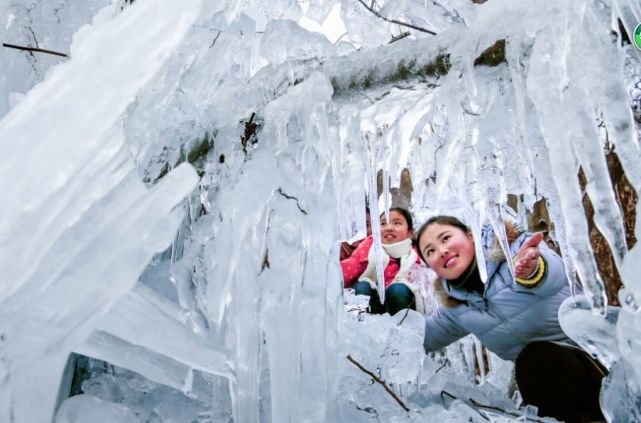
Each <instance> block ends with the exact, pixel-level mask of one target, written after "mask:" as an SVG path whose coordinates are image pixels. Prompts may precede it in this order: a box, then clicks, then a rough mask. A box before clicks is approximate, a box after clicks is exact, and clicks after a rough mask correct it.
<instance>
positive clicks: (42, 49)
mask: <svg viewBox="0 0 641 423" xmlns="http://www.w3.org/2000/svg"><path fill="white" fill-rule="evenodd" d="M2 45H3V46H4V47H7V48H15V49H16V50H24V51H35V52H38V53H47V54H53V55H54V56H60V57H69V56H67V54H65V53H60V52H59V51H53V50H46V49H44V48H37V47H25V46H17V45H15V44H8V43H2Z"/></svg>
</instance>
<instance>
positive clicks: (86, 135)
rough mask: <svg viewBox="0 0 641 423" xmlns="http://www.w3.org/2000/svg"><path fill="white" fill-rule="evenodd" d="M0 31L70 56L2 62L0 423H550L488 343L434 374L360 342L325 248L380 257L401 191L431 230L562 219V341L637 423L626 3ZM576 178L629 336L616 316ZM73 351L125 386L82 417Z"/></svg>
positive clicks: (103, 388)
mask: <svg viewBox="0 0 641 423" xmlns="http://www.w3.org/2000/svg"><path fill="white" fill-rule="evenodd" d="M54 3H55V4H54ZM337 7H340V16H341V19H342V23H341V24H342V25H344V27H345V31H346V34H345V36H344V37H341V38H340V39H337V40H335V42H334V43H332V42H330V41H328V39H327V38H325V37H324V36H322V35H321V34H319V33H314V32H309V31H308V30H306V29H304V28H303V27H301V26H300V25H299V24H298V22H300V21H301V18H302V16H303V15H306V16H307V17H308V18H311V19H314V20H315V21H317V22H323V21H324V20H325V18H326V17H327V16H328V15H329V14H330V12H332V11H336V10H337ZM0 11H1V13H0V18H1V19H2V25H0V38H2V41H3V42H13V44H21V43H22V44H24V45H27V44H29V45H32V44H35V45H36V46H37V47H42V48H47V49H52V50H58V51H63V52H68V53H69V59H61V58H52V57H49V56H43V55H39V54H36V53H26V52H19V51H16V50H9V49H6V48H3V49H2V50H0V64H1V66H2V69H3V72H2V75H0V117H1V118H2V120H0V149H2V152H3V153H4V159H3V161H2V164H1V165H0V187H1V189H0V200H1V201H0V204H2V206H0V216H2V220H1V223H0V245H2V249H1V250H0V251H2V253H1V254H0V266H1V268H2V275H3V276H2V283H1V284H0V300H1V301H2V306H1V307H0V310H1V311H0V314H1V317H2V319H0V321H1V322H2V323H0V378H1V380H2V383H1V385H0V421H2V422H5V421H6V422H36V423H38V422H50V421H51V420H52V418H53V416H54V411H55V409H56V408H58V413H57V414H56V417H55V419H56V421H57V422H58V423H72V422H83V421H96V420H95V419H94V420H91V414H94V413H95V416H103V417H102V419H103V421H114V419H120V420H121V421H127V422H129V421H140V422H143V421H157V422H165V423H168V422H185V421H197V422H199V423H204V422H218V421H221V422H222V421H225V422H226V421H229V419H230V418H233V421H235V422H239V423H247V422H258V421H273V422H289V421H291V422H299V421H314V422H319V421H329V422H333V421H336V422H338V421H394V422H411V421H426V419H427V420H436V419H438V420H442V421H461V420H462V419H464V420H468V419H470V420H472V421H481V420H483V421H485V420H495V421H510V420H513V419H514V420H515V419H522V418H523V415H524V414H527V413H534V410H528V409H525V410H524V409H520V410H519V409H518V408H517V405H518V404H517V403H515V402H514V401H513V398H512V397H511V394H512V392H511V389H512V388H511V387H510V372H511V365H510V363H505V362H502V361H500V360H499V359H498V358H496V357H494V356H493V355H491V354H490V355H489V357H488V358H487V360H489V364H490V365H489V367H488V369H489V373H487V374H486V373H485V371H486V369H485V366H480V367H481V368H475V364H474V362H475V360H474V359H473V358H474V357H476V358H477V360H476V361H477V362H481V363H482V362H484V360H486V359H485V358H484V357H483V355H482V354H481V353H480V348H479V345H478V342H477V341H475V340H474V339H473V338H469V339H466V340H464V341H462V342H460V343H457V344H455V345H452V346H451V347H449V348H448V349H447V350H446V351H445V352H444V353H443V354H442V355H436V356H425V354H424V353H423V351H422V348H421V338H422V333H421V330H422V329H421V328H422V325H421V324H420V322H421V316H420V315H418V314H416V313H414V312H410V313H407V314H405V315H402V313H401V314H400V315H398V316H395V317H394V318H389V317H388V316H366V315H363V314H362V313H361V312H360V311H362V304H361V305H360V306H359V301H361V302H362V300H361V299H358V298H354V297H353V296H351V295H350V294H349V293H343V290H342V289H341V288H342V285H341V277H340V268H339V267H338V262H337V257H338V244H337V240H339V239H350V238H352V237H353V236H355V235H356V234H357V233H359V232H360V233H363V232H364V227H365V221H364V212H363V211H364V206H365V198H366V196H369V201H370V204H371V207H372V215H377V214H378V213H379V212H385V210H386V209H387V208H388V207H389V201H386V199H387V198H388V197H387V191H389V187H390V186H396V185H397V184H398V181H399V175H400V173H401V170H402V169H403V168H406V167H407V168H409V169H410V171H411V174H412V180H413V182H414V191H413V193H412V209H413V211H414V213H415V216H416V217H417V220H418V221H419V222H420V221H422V220H423V219H424V218H425V217H426V216H427V215H428V214H430V213H433V212H434V211H435V210H441V211H443V210H456V212H457V213H463V214H465V215H466V216H467V217H468V221H469V222H470V223H471V224H472V227H473V228H475V230H476V231H478V229H479V228H480V224H481V223H482V222H484V221H489V222H490V223H491V224H492V225H493V226H494V227H495V228H497V230H498V228H500V224H499V222H500V220H501V219H502V218H504V217H505V209H504V207H503V204H504V203H505V201H506V198H507V194H509V193H516V194H522V197H521V200H520V201H521V204H520V205H521V208H528V207H531V206H532V205H533V204H534V202H535V201H536V200H539V199H541V198H546V199H547V200H548V206H549V210H550V214H551V216H552V219H553V221H554V223H555V238H556V241H557V242H558V243H559V245H560V247H561V250H562V252H563V255H564V258H565V260H566V264H567V273H568V276H569V277H570V278H571V279H572V280H574V275H575V274H576V275H578V276H579V277H580V279H581V281H582V282H583V284H584V286H585V294H586V297H585V298H581V299H578V300H577V302H576V303H575V304H571V305H570V304H568V305H567V307H566V308H564V310H563V312H562V313H561V320H562V323H563V324H564V328H566V331H567V332H568V333H570V334H572V336H576V338H577V341H578V342H579V343H580V344H581V345H583V346H584V347H585V348H586V349H588V350H590V352H592V353H594V354H595V355H597V356H598V357H600V358H601V359H602V360H603V361H604V363H605V364H606V365H608V366H612V374H611V376H610V377H609V378H608V379H607V380H606V381H605V383H604V390H603V393H602V406H603V408H604V410H605V412H606V414H607V416H608V418H609V419H610V420H611V421H625V420H626V419H632V420H634V418H641V417H640V413H641V405H640V404H639V403H638V401H639V400H638V398H639V395H640V394H639V393H640V392H641V375H639V374H638V369H639V368H641V363H639V357H640V356H641V355H640V354H639V352H640V351H641V346H640V345H639V344H638V339H639V335H640V332H641V323H639V319H640V317H639V304H640V302H641V284H639V282H638V281H637V280H636V279H637V278H636V277H635V276H636V273H637V271H636V263H638V261H639V260H638V258H637V256H638V255H639V254H641V252H640V251H641V250H640V249H639V248H640V247H638V246H637V247H635V248H633V249H631V250H630V251H628V248H627V246H626V242H625V232H624V226H623V220H622V215H621V211H620V208H619V205H618V204H617V202H616V200H615V196H614V194H613V190H612V188H611V184H610V183H609V176H608V171H607V166H606V162H605V158H604V157H605V156H604V146H605V145H606V140H607V145H608V146H612V147H613V148H614V149H615V151H616V152H617V154H618V157H619V159H620V160H621V162H622V165H623V168H624V170H625V173H626V175H627V177H628V179H629V180H630V182H631V184H632V185H633V186H634V188H635V189H636V190H637V192H638V189H639V188H640V187H641V167H640V166H639V162H640V161H639V158H640V151H639V144H638V124H636V123H635V121H634V117H633V106H634V104H636V107H637V109H638V108H639V105H638V102H639V98H636V99H635V98H634V97H635V96H637V97H638V96H639V95H640V92H639V81H641V65H640V63H641V51H638V50H635V48H634V46H631V45H629V44H628V45H626V44H622V43H621V38H622V35H621V34H620V33H619V32H618V31H619V26H618V24H617V20H618V19H620V21H621V22H622V24H623V26H624V27H625V28H626V30H627V31H628V33H631V31H632V29H633V28H634V26H635V25H636V24H637V23H638V22H640V21H641V7H639V5H638V2H636V1H634V0H590V1H586V2H572V1H569V0H563V1H558V0H556V1H552V0H546V1H542V2H536V3H532V2H530V3H527V2H513V1H509V0H490V1H489V2H487V3H483V4H475V3H472V2H471V1H469V0H448V1H435V2H424V1H420V0H394V1H391V0H390V1H376V2H369V1H360V0H341V1H337V0H334V1H330V0H310V1H309V2H307V3H306V4H302V5H301V3H299V2H296V1H293V0H274V1H271V2H263V1H256V0H225V1H221V2H201V1H198V0H189V1H175V0H156V1H153V2H152V1H151V0H136V1H135V2H129V1H124V0H120V1H117V0H114V1H111V2H110V1H108V0H102V1H101V0H92V1H90V2H85V3H83V5H82V7H80V6H78V5H72V4H71V2H69V1H64V0H57V1H56V2H44V1H41V2H38V1H35V0H0ZM334 13H335V12H334ZM94 15H95V16H94ZM505 16H510V17H511V22H507V21H506V19H505ZM91 21H92V22H91ZM90 22H91V24H90V25H85V24H89V23H90ZM399 22H402V23H404V24H399ZM72 34H74V35H73V40H72V39H71V35H72ZM432 34H435V35H432ZM390 41H393V42H391V43H390ZM388 43H389V44H388ZM488 49H489V50H488ZM488 51H489V52H494V55H492V54H489V53H487V52H488ZM484 52H485V53H487V54H484ZM477 58H483V59H481V60H477ZM635 101H636V103H635ZM635 125H636V126H635ZM579 166H580V167H581V168H582V169H583V171H584V173H585V176H586V178H587V186H586V192H587V193H588V194H589V195H590V198H591V199H592V202H593V204H594V208H595V217H594V221H595V223H596V225H597V227H598V228H599V230H600V231H601V233H602V234H603V235H604V236H605V238H606V239H607V241H608V243H609V244H610V246H611V250H612V252H613V256H614V259H615V261H616V264H617V266H618V268H619V270H620V271H621V275H622V278H623V282H624V285H625V288H624V290H623V291H622V294H621V302H622V304H623V308H622V309H621V310H617V311H613V310H612V309H610V308H608V307H607V306H606V302H605V300H606V298H605V291H604V286H603V281H602V280H601V279H600V278H599V276H598V275H599V273H598V272H597V270H596V263H595V260H594V255H593V251H592V248H591V246H590V241H589V238H588V231H587V221H586V218H585V213H584V210H583V206H582V196H583V192H582V191H581V189H580V186H579V183H578V181H577V172H578V169H579ZM194 168H195V169H196V172H197V173H198V176H200V179H199V181H198V182H197V178H196V176H195V172H194ZM378 170H381V171H382V174H383V181H384V187H385V193H384V195H383V197H382V198H383V201H381V204H380V205H379V201H378V196H377V193H376V189H375V186H376V179H377V178H376V174H377V171H378ZM194 186H196V187H195V189H194ZM638 215H639V213H637V216H638ZM372 223H373V226H374V228H373V232H374V234H377V233H378V225H379V223H378V220H377V219H373V221H372ZM640 226H641V225H639V224H637V225H636V228H637V239H639V237H640V236H641V228H640ZM375 238H376V239H375V242H376V244H377V245H379V244H380V239H378V237H376V236H375ZM154 254H155V255H154ZM152 256H153V258H152ZM382 279H383V278H380V277H379V280H382ZM426 295H428V294H426ZM346 302H347V303H348V304H350V305H349V306H347V307H346V306H345V303H346ZM359 307H360V308H359ZM588 316H590V317H588ZM72 351H73V352H76V353H80V354H84V355H86V356H89V357H93V358H95V359H101V360H105V361H106V362H109V363H111V364H109V365H107V368H106V369H105V368H99V367H100V366H94V367H92V365H88V367H86V368H87V369H89V370H91V369H93V370H91V372H90V373H91V374H90V375H89V376H90V377H88V378H86V380H85V381H84V382H83V384H82V391H83V392H84V394H85V395H82V396H76V397H72V398H70V399H68V400H66V401H64V402H62V401H63V400H64V399H65V395H64V392H63V393H62V394H61V395H59V394H58V391H59V386H60V385H61V379H63V380H65V378H61V374H62V373H63V369H64V367H65V363H66V361H67V356H68V354H69V353H70V352H72ZM347 355H349V356H350V357H352V358H354V359H355V360H356V361H358V362H359V363H360V364H362V366H363V367H364V368H366V369H369V370H371V371H373V372H375V373H377V375H378V377H380V378H381V379H383V380H385V381H387V382H388V384H390V385H391V389H392V390H393V391H394V392H395V394H396V395H397V396H398V397H399V398H400V399H401V402H403V403H404V404H405V405H406V406H407V407H408V408H409V411H407V412H406V411H405V410H404V409H403V407H401V406H400V405H399V403H397V402H395V400H394V399H393V397H392V396H391V395H389V393H387V392H386V391H385V390H384V389H383V388H382V386H381V385H380V384H377V383H373V382H372V378H371V377H370V376H368V375H367V374H366V373H364V372H363V371H362V370H361V369H359V368H357V367H356V366H355V365H354V364H353V363H352V362H350V361H348V360H346V356H347ZM113 365H115V366H118V367H114V366H113ZM67 377H68V374H67ZM67 382H69V380H67ZM67 388H68V387H67ZM152 393H153V395H152ZM146 394H150V395H146ZM33 404H38V405H39V406H38V407H34V406H33ZM532 415H533V414H529V416H530V417H531V416H532Z"/></svg>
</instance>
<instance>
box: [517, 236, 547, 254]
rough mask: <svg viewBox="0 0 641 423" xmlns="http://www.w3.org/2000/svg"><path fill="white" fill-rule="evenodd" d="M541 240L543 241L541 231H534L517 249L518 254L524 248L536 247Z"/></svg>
mask: <svg viewBox="0 0 641 423" xmlns="http://www.w3.org/2000/svg"><path fill="white" fill-rule="evenodd" d="M541 241H543V232H536V233H535V234H534V235H532V236H531V237H530V238H529V239H526V240H525V242H524V243H523V245H521V249H520V250H519V255H520V253H521V251H523V250H526V249H528V248H531V247H538V246H539V244H540V243H541Z"/></svg>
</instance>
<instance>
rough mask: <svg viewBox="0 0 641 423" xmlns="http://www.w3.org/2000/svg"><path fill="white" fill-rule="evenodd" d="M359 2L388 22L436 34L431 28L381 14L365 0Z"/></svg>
mask: <svg viewBox="0 0 641 423" xmlns="http://www.w3.org/2000/svg"><path fill="white" fill-rule="evenodd" d="M358 2H359V3H360V4H361V5H362V6H363V7H364V8H365V9H367V10H369V11H370V12H372V13H373V14H375V15H376V16H377V17H379V18H381V19H383V20H384V21H386V22H389V23H393V24H397V25H401V26H406V27H408V28H412V29H415V30H417V31H421V32H425V33H427V34H432V35H436V32H434V31H430V30H429V29H425V28H421V27H420V26H416V25H412V24H409V23H406V22H401V21H397V20H396V19H390V18H388V17H386V16H383V15H381V14H380V13H378V12H377V11H376V10H374V8H373V7H370V6H368V5H367V4H365V2H364V1H363V0H358Z"/></svg>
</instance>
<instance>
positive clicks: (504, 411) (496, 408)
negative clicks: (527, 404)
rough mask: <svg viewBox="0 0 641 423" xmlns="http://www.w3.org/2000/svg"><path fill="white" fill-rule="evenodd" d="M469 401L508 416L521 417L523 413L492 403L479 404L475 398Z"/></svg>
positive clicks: (537, 420) (533, 419) (529, 418)
mask: <svg viewBox="0 0 641 423" xmlns="http://www.w3.org/2000/svg"><path fill="white" fill-rule="evenodd" d="M470 402H471V403H472V404H473V405H474V406H476V407H479V408H485V409H486V410H493V411H498V412H500V413H503V414H505V415H508V416H513V417H522V416H523V414H521V413H517V412H514V411H508V410H504V409H502V408H501V407H495V406H493V405H485V404H481V403H480V402H477V401H476V400H474V398H470ZM526 418H527V419H528V420H532V421H534V422H543V420H539V419H536V418H533V417H526Z"/></svg>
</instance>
